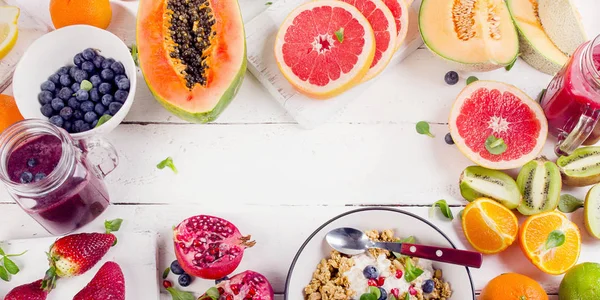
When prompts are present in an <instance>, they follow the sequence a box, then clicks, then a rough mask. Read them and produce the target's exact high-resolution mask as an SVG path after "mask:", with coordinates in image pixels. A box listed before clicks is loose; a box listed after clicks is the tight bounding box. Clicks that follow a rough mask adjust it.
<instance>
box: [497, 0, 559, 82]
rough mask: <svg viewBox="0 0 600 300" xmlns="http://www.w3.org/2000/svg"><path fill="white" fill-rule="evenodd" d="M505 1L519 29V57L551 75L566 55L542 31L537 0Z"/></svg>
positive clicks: (556, 70)
mask: <svg viewBox="0 0 600 300" xmlns="http://www.w3.org/2000/svg"><path fill="white" fill-rule="evenodd" d="M550 1H556V0H550ZM506 3H507V4H508V9H509V10H510V14H511V16H512V18H513V20H514V22H515V25H516V26H517V29H518V30H519V41H520V44H521V58H523V60H524V61H525V62H527V63H528V64H529V65H531V66H532V67H534V68H536V69H537V70H539V71H541V72H544V73H547V74H551V75H552V74H555V73H556V72H558V71H559V70H560V68H561V67H562V66H563V65H564V64H565V63H566V62H567V60H568V57H567V55H565V54H564V53H563V52H562V51H560V49H558V47H557V46H556V45H555V44H554V43H553V42H552V40H551V39H550V37H549V36H548V35H547V34H546V32H545V31H544V28H543V27H542V23H541V22H540V19H539V16H538V2H537V0H507V1H506Z"/></svg>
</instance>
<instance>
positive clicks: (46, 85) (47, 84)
mask: <svg viewBox="0 0 600 300" xmlns="http://www.w3.org/2000/svg"><path fill="white" fill-rule="evenodd" d="M55 89H56V86H55V85H54V82H52V81H50V80H46V81H44V82H42V91H50V92H54V90H55Z"/></svg>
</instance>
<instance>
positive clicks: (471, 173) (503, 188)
mask: <svg viewBox="0 0 600 300" xmlns="http://www.w3.org/2000/svg"><path fill="white" fill-rule="evenodd" d="M460 193H461V195H462V196H463V197H464V198H465V199H466V200H467V201H473V200H475V199H477V198H481V197H487V198H491V199H494V200H496V201H498V202H500V203H501V204H502V205H504V206H506V207H507V208H509V209H514V208H516V207H517V206H518V205H519V204H520V203H521V193H520V192H519V187H518V186H517V183H516V182H515V180H514V179H512V177H510V176H508V175H507V174H505V173H503V172H501V171H497V170H490V169H486V168H483V167H479V166H470V167H467V168H466V169H465V170H464V171H463V173H462V174H461V176H460Z"/></svg>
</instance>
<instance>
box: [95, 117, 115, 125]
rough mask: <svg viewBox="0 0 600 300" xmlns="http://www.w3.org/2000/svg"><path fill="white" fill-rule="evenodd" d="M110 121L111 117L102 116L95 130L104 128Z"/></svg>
mask: <svg viewBox="0 0 600 300" xmlns="http://www.w3.org/2000/svg"><path fill="white" fill-rule="evenodd" d="M110 119H112V116H111V115H102V117H100V119H98V123H97V124H96V127H94V128H98V127H100V126H102V125H103V124H104V123H106V122H108V121H109V120H110Z"/></svg>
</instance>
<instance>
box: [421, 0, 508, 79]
mask: <svg viewBox="0 0 600 300" xmlns="http://www.w3.org/2000/svg"><path fill="white" fill-rule="evenodd" d="M419 29H420V31H421V36H422V37H423V41H424V42H425V45H427V48H429V49H430V50H431V51H432V52H433V53H435V54H437V55H439V56H440V57H442V58H445V59H447V60H449V61H451V62H455V63H457V64H458V65H459V66H458V68H459V69H462V70H465V71H490V70H493V69H497V68H500V67H503V66H507V65H509V64H510V63H511V62H513V61H514V60H515V58H516V57H517V54H518V52H519V40H518V36H517V31H516V29H515V26H514V24H513V22H511V19H510V14H509V11H508V8H507V7H506V4H505V3H504V1H503V0H423V2H422V3H421V10H420V12H419Z"/></svg>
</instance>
